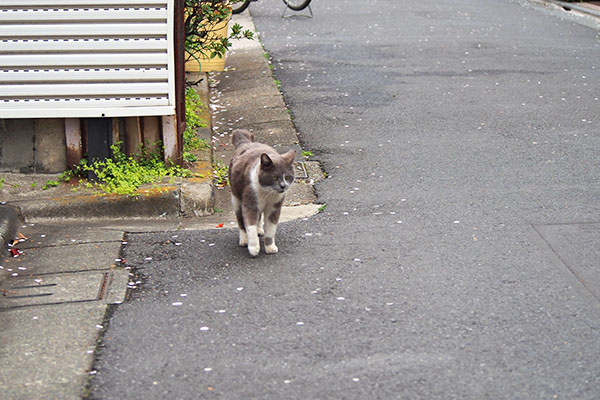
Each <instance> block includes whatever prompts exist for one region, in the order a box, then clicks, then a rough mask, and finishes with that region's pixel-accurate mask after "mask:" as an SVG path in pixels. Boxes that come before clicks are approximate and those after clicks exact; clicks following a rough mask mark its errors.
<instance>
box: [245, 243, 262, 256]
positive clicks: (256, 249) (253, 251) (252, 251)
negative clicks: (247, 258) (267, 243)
mask: <svg viewBox="0 0 600 400" xmlns="http://www.w3.org/2000/svg"><path fill="white" fill-rule="evenodd" d="M248 253H250V255H251V256H252V257H256V256H257V255H258V253H260V245H258V246H248Z"/></svg>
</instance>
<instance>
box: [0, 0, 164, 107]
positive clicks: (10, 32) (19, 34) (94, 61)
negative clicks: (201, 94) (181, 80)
mask: <svg viewBox="0 0 600 400" xmlns="http://www.w3.org/2000/svg"><path fill="white" fill-rule="evenodd" d="M172 32H173V0H103V1H100V0H62V1H61V0H19V1H12V0H2V1H0V118H39V117H63V118H66V117H69V118H76V117H82V118H83V117H101V116H107V117H108V116H110V117H115V116H142V115H172V114H174V113H175V96H174V84H175V82H174V72H173V71H174V69H173V66H174V61H173V38H172V36H173V34H172Z"/></svg>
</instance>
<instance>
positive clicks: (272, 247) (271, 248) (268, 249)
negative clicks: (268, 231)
mask: <svg viewBox="0 0 600 400" xmlns="http://www.w3.org/2000/svg"><path fill="white" fill-rule="evenodd" d="M278 251H279V249H278V248H277V246H275V244H274V243H273V244H272V245H269V246H265V253H267V254H275V253H277V252H278Z"/></svg>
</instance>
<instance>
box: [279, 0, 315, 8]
mask: <svg viewBox="0 0 600 400" xmlns="http://www.w3.org/2000/svg"><path fill="white" fill-rule="evenodd" d="M283 2H284V3H285V5H286V6H288V8H291V9H292V10H295V11H300V10H304V9H305V8H306V7H308V5H309V4H310V0H283Z"/></svg>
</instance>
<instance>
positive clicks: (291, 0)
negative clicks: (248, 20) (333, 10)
mask: <svg viewBox="0 0 600 400" xmlns="http://www.w3.org/2000/svg"><path fill="white" fill-rule="evenodd" d="M253 1H258V0H240V1H238V2H236V3H233V4H232V5H231V8H232V9H233V13H234V14H239V13H241V12H242V11H244V10H245V9H246V8H248V6H249V5H250V2H253ZM310 1H311V0H283V2H284V3H285V5H286V6H287V7H288V8H290V9H292V10H294V11H300V10H304V9H305V8H306V7H308V5H309V4H310Z"/></svg>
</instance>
